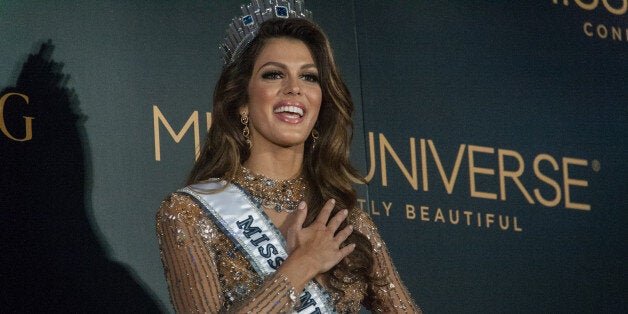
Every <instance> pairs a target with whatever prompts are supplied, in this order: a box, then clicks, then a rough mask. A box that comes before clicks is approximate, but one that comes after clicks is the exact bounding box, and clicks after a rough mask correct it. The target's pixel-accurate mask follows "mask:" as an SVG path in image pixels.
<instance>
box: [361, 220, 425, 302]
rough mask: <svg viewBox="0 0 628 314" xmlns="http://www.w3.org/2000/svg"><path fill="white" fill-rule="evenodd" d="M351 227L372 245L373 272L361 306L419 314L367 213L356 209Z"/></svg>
mask: <svg viewBox="0 0 628 314" xmlns="http://www.w3.org/2000/svg"><path fill="white" fill-rule="evenodd" d="M355 212H356V214H355V216H354V218H353V219H354V220H353V222H352V223H353V225H354V228H355V229H356V230H357V231H359V232H361V233H362V234H364V235H365V236H366V237H367V238H368V239H369V240H370V242H371V244H372V246H373V274H372V278H374V280H372V281H371V282H369V285H368V288H367V293H366V297H365V299H364V302H363V303H364V306H365V307H366V308H367V309H369V310H371V311H373V312H376V313H391V312H394V313H421V309H420V308H419V307H418V306H417V305H416V304H415V302H414V300H413V299H412V297H411V296H410V293H409V292H408V289H407V288H406V286H405V285H404V284H403V282H402V281H401V278H400V277H399V273H398V272H397V269H396V268H395V266H394V265H393V263H392V260H391V258H390V254H389V253H388V249H387V247H386V244H385V243H384V241H383V240H382V238H381V236H380V235H379V232H378V231H377V227H376V226H375V224H374V223H373V220H371V218H370V217H369V215H368V214H367V213H366V212H364V211H362V210H356V211H355Z"/></svg>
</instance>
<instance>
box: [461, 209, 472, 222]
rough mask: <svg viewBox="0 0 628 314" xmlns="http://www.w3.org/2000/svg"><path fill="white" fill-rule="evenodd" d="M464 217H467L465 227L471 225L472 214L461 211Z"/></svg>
mask: <svg viewBox="0 0 628 314" xmlns="http://www.w3.org/2000/svg"><path fill="white" fill-rule="evenodd" d="M462 213H463V214H464V215H465V216H467V226H470V225H471V215H473V212H470V211H466V210H465V211H463V212H462Z"/></svg>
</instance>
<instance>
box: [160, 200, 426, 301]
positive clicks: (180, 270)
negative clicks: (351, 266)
mask: <svg viewBox="0 0 628 314" xmlns="http://www.w3.org/2000/svg"><path fill="white" fill-rule="evenodd" d="M156 219H157V236H158V239H159V249H160V252H161V259H162V262H163V266H164V273H165V276H166V280H167V282H168V288H169V291H170V300H171V302H172V304H173V306H174V308H175V310H176V312H177V313H218V312H237V311H238V308H239V307H241V306H247V310H248V311H250V312H252V313H284V312H292V311H293V307H294V305H295V304H294V302H293V301H294V297H293V296H294V294H292V292H293V287H292V286H291V285H290V282H289V281H288V280H287V279H286V278H285V277H283V276H282V275H278V274H274V275H271V276H269V277H267V278H266V279H265V280H262V279H261V278H260V276H259V275H258V274H257V273H256V272H255V270H254V269H253V268H252V267H251V264H250V263H249V261H248V260H247V259H246V258H245V256H244V255H243V254H242V252H241V251H240V250H239V249H238V248H237V247H236V246H235V245H234V243H233V242H232V241H231V240H230V239H229V238H228V236H227V235H225V234H224V233H223V232H222V231H221V230H220V229H219V228H218V227H217V226H216V224H215V223H214V222H213V221H212V219H211V218H210V217H209V216H208V215H207V214H206V212H205V210H204V209H203V208H201V207H200V206H199V205H198V203H197V202H196V201H194V200H193V199H192V198H191V197H190V196H188V195H184V194H179V193H174V194H172V195H170V196H169V197H167V198H166V199H165V200H164V201H163V202H162V204H161V207H160V208H159V210H158V211H157V215H156ZM347 219H348V221H349V223H351V224H352V225H353V226H354V228H355V230H357V231H360V232H361V233H362V234H364V235H366V236H367V237H368V238H369V239H370V241H371V243H372V245H373V256H374V263H375V264H374V271H375V272H376V274H377V275H378V276H384V278H385V279H386V281H387V284H385V285H383V286H382V285H377V286H376V285H374V284H372V283H369V282H358V283H351V284H347V285H346V287H344V289H343V291H344V293H337V292H333V291H330V292H329V293H330V296H331V299H332V302H333V304H334V306H335V308H336V311H338V312H339V313H357V312H358V311H359V310H360V305H361V304H362V305H364V306H365V307H366V308H367V309H369V310H371V311H373V312H377V313H418V312H420V309H419V308H418V307H417V306H416V304H415V303H414V301H413V300H412V298H411V297H410V294H409V293H408V290H407V289H406V287H405V286H404V285H403V283H402V282H401V279H400V278H399V275H398V273H397V271H396V269H395V267H394V266H393V264H392V262H391V259H390V256H389V254H388V251H387V248H386V246H385V244H384V242H383V241H382V239H381V237H380V235H379V233H378V232H377V228H376V227H375V225H374V224H373V221H372V220H371V219H370V217H369V216H368V214H367V213H365V212H364V211H362V210H353V211H350V214H349V217H348V218H347ZM252 305H254V306H252Z"/></svg>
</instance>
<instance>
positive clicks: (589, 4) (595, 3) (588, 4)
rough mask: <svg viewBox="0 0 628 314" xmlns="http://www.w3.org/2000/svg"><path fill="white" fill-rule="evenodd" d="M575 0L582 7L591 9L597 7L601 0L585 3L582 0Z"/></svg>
mask: <svg viewBox="0 0 628 314" xmlns="http://www.w3.org/2000/svg"><path fill="white" fill-rule="evenodd" d="M575 2H576V4H577V5H578V6H579V7H580V8H582V9H585V10H588V11H591V10H594V9H595V8H596V7H597V5H598V3H599V0H591V3H584V2H582V0H575Z"/></svg>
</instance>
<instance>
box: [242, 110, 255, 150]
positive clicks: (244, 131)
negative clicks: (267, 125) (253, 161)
mask: <svg viewBox="0 0 628 314" xmlns="http://www.w3.org/2000/svg"><path fill="white" fill-rule="evenodd" d="M240 123H242V124H243V125H244V127H243V128H242V135H243V136H244V141H245V142H246V143H247V144H249V149H251V147H253V143H251V131H249V115H248V114H246V113H245V112H242V113H240Z"/></svg>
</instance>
